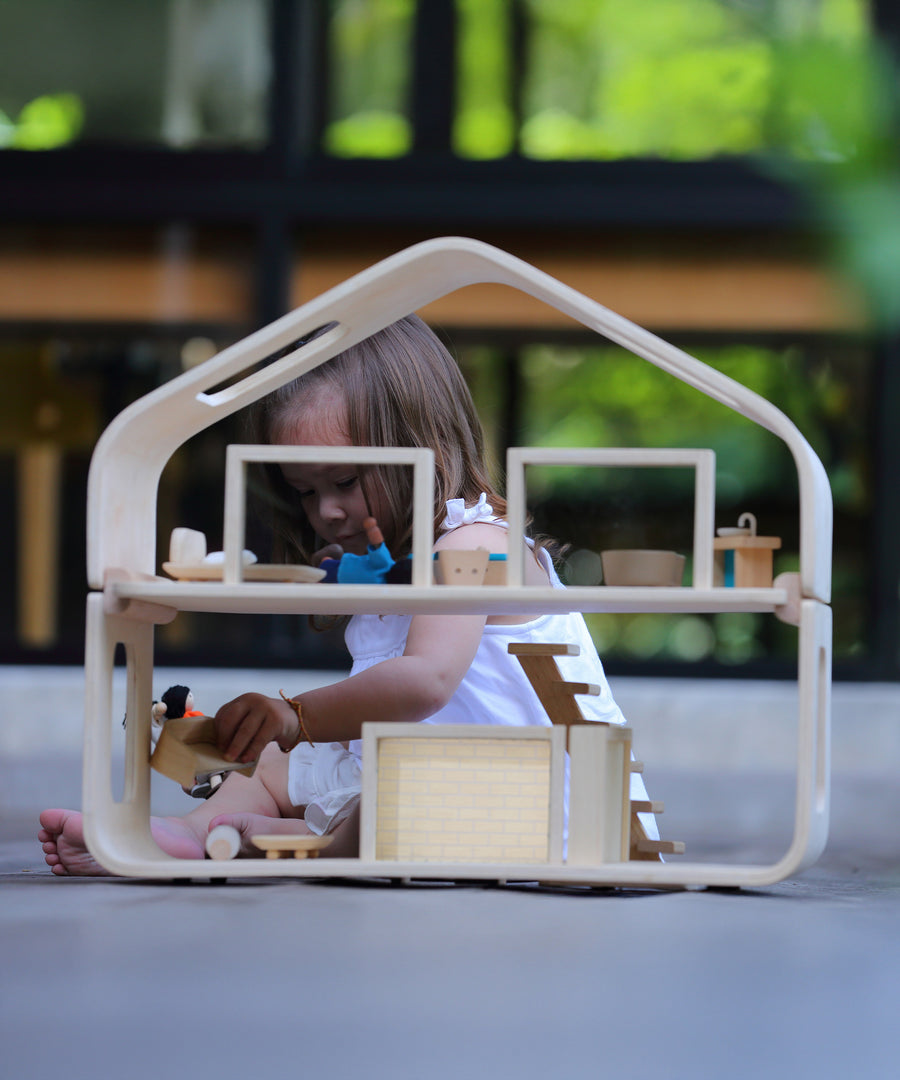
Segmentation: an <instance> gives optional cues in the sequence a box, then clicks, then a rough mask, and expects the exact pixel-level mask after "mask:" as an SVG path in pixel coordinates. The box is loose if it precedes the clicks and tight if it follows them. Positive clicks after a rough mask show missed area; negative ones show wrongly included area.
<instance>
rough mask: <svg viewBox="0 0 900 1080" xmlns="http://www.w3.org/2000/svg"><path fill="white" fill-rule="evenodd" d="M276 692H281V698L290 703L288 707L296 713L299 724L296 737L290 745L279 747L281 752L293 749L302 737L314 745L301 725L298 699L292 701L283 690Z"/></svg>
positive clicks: (301, 716)
mask: <svg viewBox="0 0 900 1080" xmlns="http://www.w3.org/2000/svg"><path fill="white" fill-rule="evenodd" d="M278 693H279V694H281V696H282V698H283V699H284V700H285V701H286V702H287V703H288V705H290V707H291V708H292V709H293V710H294V712H295V713H296V714H297V723H298V724H299V726H300V729H299V731H298V732H297V738H296V739H294V741H293V742H292V743H291V745H290V746H282V747H281V752H282V754H289V753H290V752H291V751H292V750H293V749H294V747H295V746H298V745H299V743H300V741H301V740H302V739H306V741H307V742H308V743H309V745H310V746H315V743H314V742H313V741H312V739H311V738H310V737H309V732H308V731H307V730H306V728H305V727H304V726H303V710H302V709H301V708H300V702H299V701H294V699H293V698H289V697H288V696H287V694H286V693H285V692H284V691H283V690H279V691H278Z"/></svg>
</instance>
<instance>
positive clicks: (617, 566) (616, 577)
mask: <svg viewBox="0 0 900 1080" xmlns="http://www.w3.org/2000/svg"><path fill="white" fill-rule="evenodd" d="M600 562H601V564H602V566H603V584H604V585H668V586H678V585H681V583H682V579H683V577H684V562H685V559H684V556H683V555H679V554H678V552H677V551H648V550H641V549H638V548H634V549H631V550H627V549H623V550H621V551H601V552H600Z"/></svg>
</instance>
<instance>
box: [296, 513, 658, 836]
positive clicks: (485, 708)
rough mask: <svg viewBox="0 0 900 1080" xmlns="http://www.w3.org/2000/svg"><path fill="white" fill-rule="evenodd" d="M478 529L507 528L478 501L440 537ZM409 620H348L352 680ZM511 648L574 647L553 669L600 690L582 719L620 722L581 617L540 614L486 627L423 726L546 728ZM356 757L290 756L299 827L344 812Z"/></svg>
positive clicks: (637, 783)
mask: <svg viewBox="0 0 900 1080" xmlns="http://www.w3.org/2000/svg"><path fill="white" fill-rule="evenodd" d="M476 522H488V523H491V524H496V525H501V526H503V527H505V526H506V522H504V521H502V520H501V519H498V518H496V517H494V515H493V511H492V509H491V506H490V505H489V504H488V502H487V500H486V498H485V496H484V495H483V494H482V496H481V498H480V499H479V501H478V503H477V504H476V505H475V506H471V507H468V508H467V507H466V506H465V504H464V502H463V500H462V499H451V500H450V501H449V502H448V503H447V516H446V518H445V519H444V522H443V527H442V532H449V531H451V530H453V529H457V528H459V527H460V526H461V525H470V524H475V523H476ZM538 561H539V562H540V565H541V566H542V567H543V569H544V570H545V572H546V573H547V576H548V578H549V580H550V583H551V584H552V585H553V587H554V588H559V589H562V588H565V586H564V585H563V584H562V583H561V582H560V580H559V577H558V576H557V574H556V571H555V569H554V567H553V563H552V561H551V559H550V557H549V555H548V554H547V552H546V551H543V550H539V551H538ZM411 619H412V616H410V615H354V616H353V618H352V619H351V620H350V622H349V623H348V625H347V629H346V631H345V635H344V638H345V641H346V643H347V647H348V649H349V651H350V655H351V656H352V658H353V664H352V667H351V669H350V674H351V675H356V674H358V673H359V672H361V671H365V670H366V669H367V668H370V667H372V666H374V665H375V664H380V663H381V662H382V661H384V660H390V659H392V658H393V657H397V656H402V654H403V651H404V649H405V648H406V637H407V634H408V632H409V625H410V622H411ZM511 642H535V643H538V642H543V643H558V642H565V643H572V644H576V645H578V646H579V650H580V651H579V655H578V656H560V657H557V663H558V665H559V670H560V674H561V675H562V677H563V679H565V680H566V681H571V682H587V683H593V684H594V685H595V686H599V687H600V693H599V695H595V696H588V695H583V696H579V697H578V698H577V702H578V705H579V707H580V709H581V712H582V715H583V716H584V717H585V718H586V719H588V720H599V721H603V722H605V723H607V724H624V723H625V717H624V716H623V715H622V713H621V711H620V709H619V706H618V705H617V704H616V702H615V700H614V699H613V696H612V691H611V690H610V688H609V684H608V683H607V681H606V675H605V673H604V671H603V665H602V663H601V662H600V657H599V656H598V655H597V650H596V648H595V647H594V642H593V641H592V639H591V636H590V633H589V632H588V629H587V626H586V624H585V621H584V618H583V616H582V615H581V614H580V613H578V612H569V613H566V614H556V615H541V616H540V617H538V618H537V619H534V620H532V621H531V622H526V623H517V624H515V625H509V624H494V623H489V624H487V625H486V626H485V628H484V633H483V634H482V638H481V643H480V645H479V647H478V651H477V652H476V654H475V658H474V660H473V661H472V664H471V666H470V667H469V670H468V671H467V672H466V674H465V676H464V678H463V680H462V682H461V683H460V684H459V686H458V687H457V689H456V692H455V693H454V695H453V697H452V698H451V699H450V700H449V701H448V702H447V704H446V705H445V706H444V707H443V708H442V709H439V710H438V711H437V712H436V713H434V714H433V715H432V716H429V717H428V718H427V719H426V720H423V721H422V723H425V724H501V725H507V726H511V727H521V726H527V725H536V726H538V727H548V726H549V725H550V719H549V717H548V716H547V713H546V711H545V709H544V707H543V705H541V702H540V699H539V698H538V696H537V694H536V693H535V692H534V690H533V689H532V686H531V684H530V683H529V681H528V679H527V677H526V675H525V672H524V671H523V670H522V665H521V664H520V663H519V662H518V661H517V660H516V659H515V658H514V657H512V656H510V655H509V653H508V652H507V645H509V644H510V643H511ZM361 753H362V741H361V740H356V741H354V742H351V743H350V749H349V751H348V750H346V749H345V748H344V747H343V746H342V745H341V744H340V743H325V744H323V743H320V744H317V745H316V747H315V749H313V747H310V746H309V744H303V743H301V744H300V745H299V746H297V747H296V748H295V749H294V750H292V751H291V758H290V763H289V778H288V797H289V798H290V800H291V803H292V804H293V805H294V806H306V812H305V820H306V823H307V825H308V826H309V827H310V828H311V829H312V830H313V831H314V832H316V833H324V832H328V831H331V830H332V829H334V827H335V826H336V825H337V824H338V823H339V822H340V821H341V820H343V818H344V817H346V815H347V814H348V813H349V812H350V809H351V808H352V805H353V802H354V800H355V797H356V796H357V795H358V794H359V790H360V777H361V772H360V756H361ZM631 797H632V798H633V799H646V798H647V792H646V789H645V788H644V783H643V780H642V778H641V776H640V774H638V773H634V774H632V780H631ZM645 819H646V820H645ZM642 822H643V824H644V826H645V828H646V829H647V830H648V834H649V835H651V836H653V837H656V836H657V835H658V834H657V832H656V823H655V819H654V818H653V815H642Z"/></svg>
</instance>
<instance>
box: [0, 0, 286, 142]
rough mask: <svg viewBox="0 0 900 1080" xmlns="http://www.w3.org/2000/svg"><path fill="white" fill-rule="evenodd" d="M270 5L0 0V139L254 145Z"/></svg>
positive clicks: (262, 128)
mask: <svg viewBox="0 0 900 1080" xmlns="http://www.w3.org/2000/svg"><path fill="white" fill-rule="evenodd" d="M269 8H270V0H128V3H122V2H121V0H78V3H71V2H70V0H40V3H37V4H35V3H33V2H32V0H4V3H3V4H0V41H2V42H3V43H4V45H5V48H4V58H3V66H2V68H0V146H4V147H13V148H16V149H25V150H43V149H52V148H53V147H57V146H63V145H66V144H68V143H73V142H84V143H108V142H113V143H145V144H163V145H165V146H173V147H185V148H190V147H201V146H234V147H256V146H259V145H261V144H263V143H265V141H266V137H267V121H266V111H267V97H268V87H269V74H270V71H269V26H268V23H269Z"/></svg>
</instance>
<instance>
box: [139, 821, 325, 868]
mask: <svg viewBox="0 0 900 1080" xmlns="http://www.w3.org/2000/svg"><path fill="white" fill-rule="evenodd" d="M217 825H230V826H231V827H232V828H233V829H237V831H238V832H239V833H240V834H241V850H240V852H239V854H238V858H241V859H259V858H261V857H262V852H261V851H260V850H259V848H258V847H257V846H256V845H255V844H254V843H253V837H254V836H264V835H266V834H269V835H272V834H273V833H276V834H277V835H279V836H311V835H312V832H311V830H310V829H309V827H308V826H307V824H306V822H305V821H303V820H301V819H300V818H282V817H266V816H265V814H218V815H217V816H216V817H214V818H213V819H212V820H211V821H210V823H209V828H210V831H211V830H213V829H214V828H215V827H216V826H217ZM157 843H159V841H157Z"/></svg>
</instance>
